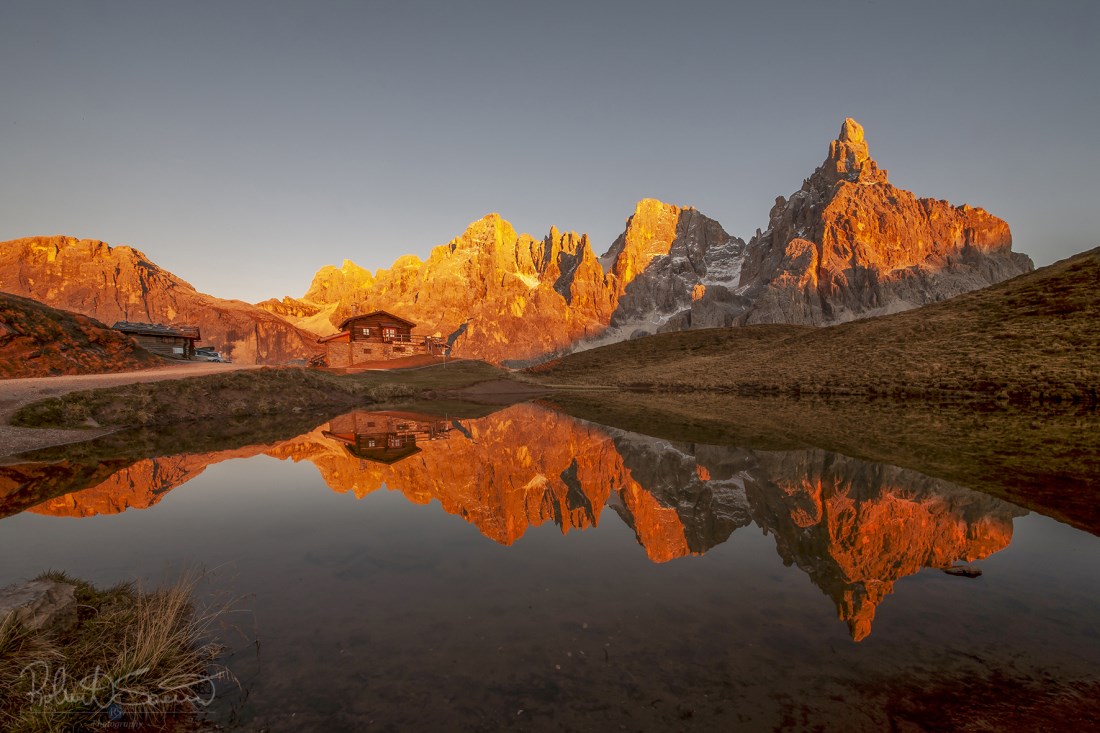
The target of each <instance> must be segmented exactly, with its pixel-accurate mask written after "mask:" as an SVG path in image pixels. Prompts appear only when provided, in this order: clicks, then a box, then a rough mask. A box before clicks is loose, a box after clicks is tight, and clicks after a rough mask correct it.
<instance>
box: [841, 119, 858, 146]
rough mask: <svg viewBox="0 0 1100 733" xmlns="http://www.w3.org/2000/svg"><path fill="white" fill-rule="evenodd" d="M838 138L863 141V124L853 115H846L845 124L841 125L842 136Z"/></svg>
mask: <svg viewBox="0 0 1100 733" xmlns="http://www.w3.org/2000/svg"><path fill="white" fill-rule="evenodd" d="M837 140H839V141H841V142H847V143H861V142H863V125H861V124H859V123H858V122H856V121H855V120H853V119H852V118H851V117H845V118H844V124H843V125H841V126H840V136H839V137H838V138H837Z"/></svg>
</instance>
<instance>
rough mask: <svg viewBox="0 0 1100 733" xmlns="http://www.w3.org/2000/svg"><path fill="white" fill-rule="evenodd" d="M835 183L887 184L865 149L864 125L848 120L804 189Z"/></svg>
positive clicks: (882, 172) (846, 119)
mask: <svg viewBox="0 0 1100 733" xmlns="http://www.w3.org/2000/svg"><path fill="white" fill-rule="evenodd" d="M838 181H851V182H853V183H886V182H887V179H886V171H885V170H882V169H880V168H879V167H878V163H876V162H875V161H874V160H873V159H872V158H871V153H870V152H869V151H868V149H867V141H866V140H865V139H864V136H863V126H862V125H861V124H859V123H858V122H856V121H855V120H853V119H852V118H851V117H847V118H845V120H844V124H842V125H841V126H840V134H839V135H838V136H837V139H836V140H833V141H832V142H831V143H829V157H827V158H826V159H825V162H824V163H822V164H821V166H820V167H819V168H818V169H817V170H816V171H815V172H814V174H813V175H812V176H810V179H809V180H808V181H807V186H804V187H803V190H812V189H814V188H818V189H820V188H823V187H832V186H834V185H835V184H836V183H837V182H838Z"/></svg>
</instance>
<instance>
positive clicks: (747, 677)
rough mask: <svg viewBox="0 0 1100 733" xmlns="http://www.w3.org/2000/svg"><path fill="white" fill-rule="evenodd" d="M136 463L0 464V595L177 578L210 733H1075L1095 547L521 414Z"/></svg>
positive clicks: (911, 491) (726, 451)
mask: <svg viewBox="0 0 1100 733" xmlns="http://www.w3.org/2000/svg"><path fill="white" fill-rule="evenodd" d="M66 450H68V449H66ZM71 450H72V451H74V452H79V450H80V449H79V448H73V449H71ZM156 455H157V456H158V457H156V458H145V457H141V456H135V455H128V456H126V457H122V458H116V459H112V460H102V461H96V462H92V463H90V462H89V461H88V460H87V459H76V458H74V459H72V460H67V459H65V458H64V456H63V451H62V452H61V453H59V452H58V451H57V450H55V451H54V452H53V453H52V454H51V456H52V458H51V460H50V462H49V463H35V464H27V465H21V466H5V467H0V476H2V477H3V478H2V480H3V481H5V482H6V483H5V484H3V485H5V486H7V487H8V488H7V491H8V494H9V498H10V496H12V495H17V496H18V497H22V498H20V499H19V501H16V502H15V503H14V504H13V503H11V502H9V511H10V512H14V513H11V514H10V515H9V516H6V517H5V518H4V519H0V584H7V583H10V582H14V581H16V580H19V579H22V578H27V577H30V576H34V575H37V574H38V573H40V572H42V571H43V570H45V569H48V568H55V569H61V570H65V571H66V572H68V573H70V574H72V575H75V576H78V577H82V578H85V579H87V580H90V581H92V582H94V583H97V584H112V583H115V582H119V581H123V580H129V579H139V580H141V581H142V582H144V583H146V584H150V585H152V584H156V583H160V582H172V581H173V580H174V579H175V578H177V577H179V575H180V574H181V573H183V572H184V571H185V570H186V569H187V568H189V567H195V566H198V567H201V568H202V569H203V570H204V571H205V575H204V576H203V580H202V581H201V583H200V585H199V588H198V597H197V601H198V602H199V603H200V605H201V604H208V603H209V604H220V603H223V602H225V601H226V599H229V600H230V601H231V604H232V608H233V609H234V610H233V612H232V613H230V614H228V615H226V616H225V617H223V623H222V625H221V626H220V627H219V635H220V637H221V640H222V642H223V643H224V644H226V646H227V649H228V650H227V652H226V654H225V656H224V658H223V660H222V662H223V663H224V664H225V666H226V667H228V669H229V670H230V671H231V672H232V673H233V674H234V675H235V676H236V678H237V680H238V682H239V686H237V685H222V687H220V688H219V689H218V694H217V696H216V698H215V701H214V703H213V704H212V705H211V707H210V708H209V710H208V715H209V717H210V718H211V719H212V720H213V721H215V722H216V723H219V724H221V725H225V726H228V727H230V728H235V729H241V730H279V731H281V730H288V731H289V730H295V731H297V730H307V731H338V730H407V729H414V728H415V729H464V730H497V729H502V728H514V729H520V730H595V729H599V730H603V729H612V730H614V729H620V728H622V729H626V730H670V729H672V730H715V729H722V730H738V729H743V730H772V729H789V730H814V729H819V728H826V729H843V730H875V731H877V730H891V729H892V730H899V731H910V730H911V731H917V730H925V729H927V730H943V729H972V730H1001V729H1005V728H1020V729H1034V728H1042V727H1051V728H1053V729H1063V728H1064V729H1075V728H1076V729H1082V728H1084V727H1088V726H1089V725H1093V724H1094V722H1093V721H1094V717H1093V716H1094V715H1096V713H1097V703H1096V702H1095V700H1096V699H1097V698H1100V632H1098V631H1097V620H1098V619H1100V574H1098V573H1097V572H1096V568H1097V567H1098V560H1100V540H1098V539H1097V537H1096V536H1094V535H1093V534H1090V533H1088V532H1085V531H1081V530H1079V529H1075V528H1073V527H1070V526H1068V525H1066V524H1061V523H1059V522H1057V521H1055V520H1054V519H1051V518H1048V517H1045V516H1042V515H1040V514H1036V513H1029V512H1028V511H1026V510H1024V509H1021V508H1020V507H1018V506H1015V505H1013V504H1010V503H1007V502H1005V501H1003V500H1000V499H998V498H995V497H993V496H990V495H987V494H983V493H979V492H975V491H971V490H968V489H966V488H964V487H962V486H959V485H956V484H952V483H948V482H946V481H943V480H940V479H937V478H934V477H930V476H926V475H923V474H921V473H918V472H916V471H913V470H909V469H905V468H899V467H895V466H890V465H885V464H881V463H872V462H868V461H864V460H859V459H856V458H852V457H848V456H844V455H840V454H837V453H832V452H827V451H824V450H820V449H814V448H806V449H801V450H783V451H779V450H760V449H758V448H748V447H739V446H733V445H703V444H697V443H684V442H676V441H670V440H667V439H663V438H654V437H649V436H646V435H643V434H639V433H632V432H625V431H623V430H619V429H615V428H610V427H605V426H602V425H599V424H596V423H592V422H587V421H583V420H579V419H576V418H573V417H570V416H569V415H567V414H565V413H563V412H560V411H557V410H555V409H551V408H550V407H546V406H542V405H537V404H519V405H512V406H509V407H504V408H502V409H500V410H498V411H496V412H493V413H491V414H488V415H485V416H483V417H475V418H467V417H462V418H455V417H450V416H447V415H442V416H440V415H428V414H421V413H414V412H401V411H390V412H373V413H372V412H365V411H360V412H355V413H351V414H348V415H343V416H340V417H336V418H333V419H331V420H327V421H325V422H324V423H323V424H321V425H319V426H316V427H314V428H313V429H310V430H306V431H305V432H303V433H302V434H301V435H298V436H297V437H293V438H289V439H286V438H279V439H272V440H264V441H263V442H258V443H255V444H249V443H248V441H247V440H238V441H236V444H234V445H233V447H231V448H227V449H224V450H215V451H207V452H180V453H178V454H172V452H171V450H166V449H164V447H163V446H161V447H160V448H159V449H158V450H157V451H156ZM77 489H80V490H77ZM20 502H22V503H20ZM10 507H14V508H10ZM958 566H965V568H966V573H965V574H962V575H957V574H949V573H947V572H944V569H945V568H951V567H958ZM975 571H980V575H978V576H977V577H968V576H969V575H976V572H975Z"/></svg>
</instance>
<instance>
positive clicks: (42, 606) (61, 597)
mask: <svg viewBox="0 0 1100 733" xmlns="http://www.w3.org/2000/svg"><path fill="white" fill-rule="evenodd" d="M75 593H76V586H74V585H73V584H72V583H62V582H61V581H57V580H48V579H45V578H43V579H39V580H31V581H28V582H26V583H22V584H15V585H9V586H8V587H6V588H3V589H0V622H6V621H7V619H8V617H9V616H12V615H14V617H15V619H16V621H17V622H18V623H20V624H22V625H23V627H24V628H26V629H28V630H30V631H37V630H39V629H43V628H47V627H52V626H64V625H66V624H68V623H70V622H73V621H76V595H75Z"/></svg>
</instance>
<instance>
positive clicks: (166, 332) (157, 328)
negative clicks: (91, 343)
mask: <svg viewBox="0 0 1100 733" xmlns="http://www.w3.org/2000/svg"><path fill="white" fill-rule="evenodd" d="M111 328H113V329H114V330H116V331H121V332H122V333H131V334H137V335H140V336H165V337H171V338H184V339H194V340H196V341H197V340H199V339H200V338H202V336H200V335H199V327H198V326H165V325H163V324H161V323H134V322H131V321H118V322H117V323H115V325H113V326H111Z"/></svg>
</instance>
